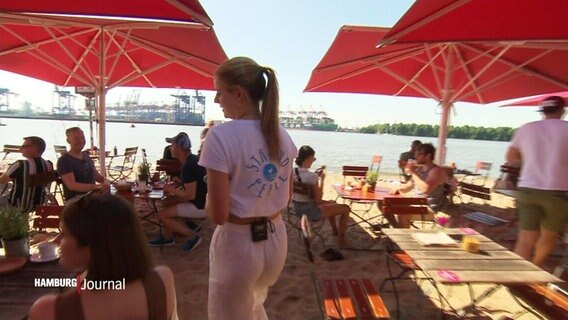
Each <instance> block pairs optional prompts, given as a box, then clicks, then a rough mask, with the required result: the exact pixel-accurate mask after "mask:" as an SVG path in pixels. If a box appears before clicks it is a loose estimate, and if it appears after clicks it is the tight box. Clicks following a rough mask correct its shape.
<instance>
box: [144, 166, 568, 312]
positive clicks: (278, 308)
mask: <svg viewBox="0 0 568 320" xmlns="http://www.w3.org/2000/svg"><path fill="white" fill-rule="evenodd" d="M380 178H382V179H381V180H382V181H379V185H380V186H391V185H393V183H394V182H395V181H396V180H397V179H398V176H394V175H384V174H381V176H380ZM341 182H343V177H341V175H340V174H338V173H329V172H328V174H327V177H326V190H325V196H324V198H325V199H335V198H336V194H335V192H334V190H333V189H332V188H331V185H332V184H334V183H341ZM476 206H479V207H480V208H481V207H483V208H482V209H483V210H484V211H485V212H490V213H492V214H493V215H495V216H499V217H502V218H504V219H508V220H510V219H512V218H513V217H514V210H513V209H512V206H513V202H512V200H511V199H510V198H507V197H505V196H500V195H495V196H494V198H493V200H492V201H491V203H490V205H481V204H479V205H477V204H473V205H472V208H474V209H475V207H476ZM466 211H468V210H465V209H462V208H460V206H456V207H454V208H453V209H452V210H451V212H449V213H450V214H452V216H453V217H452V218H451V221H450V226H453V227H471V228H474V229H475V230H477V231H478V232H480V233H482V234H484V235H486V236H488V237H490V238H492V239H493V240H497V241H498V242H499V243H500V244H502V245H504V246H506V247H507V248H512V246H513V245H514V236H513V237H504V238H503V237H502V236H503V235H504V234H506V233H507V232H509V231H510V230H513V229H516V227H517V226H516V223H515V222H512V223H509V224H504V225H501V226H498V227H489V226H486V225H483V224H480V223H477V222H474V221H470V220H467V219H465V218H462V217H460V215H461V214H463V213H465V212H466ZM469 211H472V210H471V209H469ZM377 212H378V211H377V208H376V207H375V208H373V210H372V211H371V214H370V216H373V215H374V214H375V215H376V213H377ZM364 227H365V224H362V225H355V226H352V227H350V228H348V230H347V235H346V239H347V240H348V243H349V249H344V250H342V253H343V254H344V256H345V259H344V260H341V261H333V262H328V261H325V260H323V259H321V257H320V256H319V255H320V253H321V252H323V251H324V250H325V248H324V247H323V244H322V242H321V241H319V240H317V239H316V240H314V242H313V251H314V254H315V257H316V265H315V271H316V273H317V275H318V276H319V277H346V276H350V277H360V278H370V279H371V280H372V282H373V283H374V284H375V286H377V287H378V286H379V285H380V283H381V282H382V281H383V279H384V278H385V277H387V270H386V262H385V257H384V246H383V245H384V244H383V240H381V238H379V237H378V236H377V235H375V234H374V233H373V232H371V231H369V230H367V229H366V228H364ZM144 228H145V230H146V232H147V234H148V237H150V238H151V237H155V236H156V235H157V230H156V229H155V228H153V227H151V226H150V225H147V224H145V225H144ZM213 230H214V226H213V225H212V223H210V222H208V223H207V226H206V227H205V228H204V230H203V231H201V236H202V237H203V240H204V241H203V242H202V243H201V245H200V246H199V247H198V248H196V249H195V250H194V251H192V252H189V253H188V252H184V251H182V250H181V247H180V246H181V245H180V244H181V243H182V242H183V240H184V239H183V238H178V239H177V242H178V245H176V246H172V247H164V248H163V251H161V252H160V249H159V248H153V252H154V254H155V257H156V261H157V263H158V264H166V265H168V266H169V267H170V268H171V269H172V271H173V273H174V275H175V280H176V281H175V284H176V292H177V299H178V313H179V316H180V319H207V291H208V284H207V281H208V275H209V260H208V254H209V244H210V239H211V235H212V233H213ZM322 235H323V237H324V239H325V244H326V246H335V239H334V237H333V236H332V234H331V228H330V226H329V223H326V224H325V225H324V227H323V228H322ZM562 250H565V248H564V244H561V245H558V246H557V248H556V249H555V250H554V252H553V255H554V257H551V258H549V259H548V261H547V265H546V269H547V270H549V271H551V270H552V269H553V268H554V267H555V266H556V264H557V263H558V260H559V257H558V256H559V255H561V253H562V252H563V251H562ZM307 263H308V262H307V258H306V256H305V251H304V247H303V243H302V242H301V238H300V236H299V234H298V231H297V230H295V229H293V228H290V227H289V228H288V256H287V259H286V265H285V267H284V271H283V272H282V274H281V276H280V278H279V280H278V282H277V283H276V284H275V285H274V286H273V287H272V288H271V289H270V291H269V294H268V299H267V301H266V303H265V306H266V309H267V313H268V315H269V317H270V319H316V318H317V317H318V309H317V302H316V296H315V291H314V286H313V285H312V281H311V278H310V274H309V271H308V265H307ZM488 287H489V286H485V285H483V286H482V285H476V286H474V292H475V293H476V294H480V293H481V292H483V291H484V290H485V289H487V288H488ZM441 290H442V292H443V293H444V295H445V296H446V297H447V298H448V300H449V302H450V303H451V305H452V306H453V307H454V308H456V309H458V308H460V306H464V305H466V304H468V303H469V301H470V300H469V294H468V289H467V287H466V286H463V285H461V286H443V287H441ZM385 291H386V292H382V293H381V296H382V297H383V300H384V301H385V303H386V305H387V306H388V308H389V309H390V310H391V314H392V316H393V318H394V310H395V300H394V295H393V294H392V292H389V291H390V287H389V286H388V285H387V286H386V290H385ZM402 291H403V292H402V293H401V299H400V300H401V310H402V313H401V319H435V318H439V317H440V311H439V305H440V304H439V301H438V296H437V294H436V291H435V290H434V289H433V288H432V286H431V285H430V284H428V283H427V282H424V283H423V284H422V286H421V288H420V289H418V288H417V286H416V283H415V282H413V281H406V283H405V284H402ZM235 299H238V297H235ZM446 308H447V307H446ZM522 311H523V309H522V308H521V307H520V306H519V305H518V304H517V303H516V302H515V301H514V300H513V298H512V297H511V296H510V295H509V293H508V292H507V291H506V290H505V289H499V290H498V291H497V292H496V293H495V294H494V295H493V296H491V298H489V299H486V300H485V301H483V302H482V303H481V307H480V308H479V309H478V311H477V313H476V314H475V315H468V316H466V317H465V318H470V319H499V318H501V317H502V316H507V315H508V316H511V315H515V314H517V313H521V312H522ZM447 314H448V316H449V318H452V316H451V314H450V312H449V311H448V312H447ZM456 319H457V318H456ZM518 319H537V318H536V317H535V316H533V315H531V314H530V313H526V314H524V315H522V316H521V317H518Z"/></svg>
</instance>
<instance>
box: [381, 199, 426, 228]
mask: <svg viewBox="0 0 568 320" xmlns="http://www.w3.org/2000/svg"><path fill="white" fill-rule="evenodd" d="M381 212H382V213H383V215H384V216H385V218H386V219H387V220H388V221H389V223H390V225H391V226H393V227H394V228H400V224H399V222H398V221H396V219H395V217H394V215H395V214H397V215H406V216H408V215H411V216H414V215H419V216H420V220H421V221H424V217H425V216H426V215H427V214H429V213H430V209H429V207H428V200H427V199H426V198H425V197H400V196H399V197H386V198H384V199H383V202H382V205H381ZM412 223H414V221H413V222H412Z"/></svg>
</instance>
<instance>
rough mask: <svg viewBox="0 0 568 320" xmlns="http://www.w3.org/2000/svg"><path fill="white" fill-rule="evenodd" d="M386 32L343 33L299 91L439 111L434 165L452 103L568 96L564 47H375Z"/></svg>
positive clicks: (359, 30) (566, 47)
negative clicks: (421, 100)
mask: <svg viewBox="0 0 568 320" xmlns="http://www.w3.org/2000/svg"><path fill="white" fill-rule="evenodd" d="M387 31H388V29H386V28H377V27H357V26H344V27H342V28H341V29H340V31H339V33H338V34H337V36H336V38H335V40H334V42H333V43H332V45H331V47H330V48H329V50H328V51H327V53H326V54H325V56H324V57H323V59H322V60H321V61H320V63H319V64H318V65H317V67H316V68H315V69H314V71H313V72H312V76H311V78H310V80H309V83H308V85H307V86H306V89H305V91H311V92H315V91H319V92H355V93H373V94H387V95H395V96H409V97H428V98H432V99H435V100H436V101H438V102H439V103H440V104H441V105H442V109H443V111H442V119H441V123H440V132H439V146H438V148H439V152H438V159H437V160H438V163H441V164H442V163H443V162H444V158H445V144H446V136H447V125H448V117H449V113H450V108H451V106H452V104H453V103H454V102H455V101H466V102H474V103H483V104H485V103H489V102H495V101H501V100H506V99H512V98H515V97H519V96H527V95H535V94H540V93H545V92H554V91H561V90H568V64H566V63H562V62H563V61H568V44H565V43H564V44H554V45H553V44H550V43H533V44H531V45H523V44H518V45H516V44H514V43H507V44H499V43H495V44H492V45H489V44H483V43H469V42H466V43H440V44H393V45H388V46H385V47H381V48H376V43H377V41H378V40H379V39H381V38H382V37H383V36H384V35H385V33H386V32H387Z"/></svg>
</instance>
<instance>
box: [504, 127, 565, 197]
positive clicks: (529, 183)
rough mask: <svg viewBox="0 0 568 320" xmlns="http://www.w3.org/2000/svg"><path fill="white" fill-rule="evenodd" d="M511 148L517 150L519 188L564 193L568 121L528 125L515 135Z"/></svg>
mask: <svg viewBox="0 0 568 320" xmlns="http://www.w3.org/2000/svg"><path fill="white" fill-rule="evenodd" d="M511 146H512V147H514V148H516V149H518V150H520V152H521V158H522V168H521V174H520V178H519V187H526V188H532V189H539V190H568V179H566V176H567V175H568V122H567V121H563V120H559V119H546V120H540V121H535V122H530V123H527V124H525V125H523V126H522V127H520V128H519V129H517V131H516V132H515V135H514V136H513V139H512V140H511Z"/></svg>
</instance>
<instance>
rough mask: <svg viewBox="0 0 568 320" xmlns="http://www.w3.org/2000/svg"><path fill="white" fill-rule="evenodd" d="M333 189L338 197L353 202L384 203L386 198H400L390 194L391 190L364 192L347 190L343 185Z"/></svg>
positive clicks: (378, 189) (380, 188)
mask: <svg viewBox="0 0 568 320" xmlns="http://www.w3.org/2000/svg"><path fill="white" fill-rule="evenodd" d="M333 189H334V190H335V192H337V195H338V196H340V197H341V198H343V199H346V200H352V201H376V202H379V201H382V200H383V199H384V198H385V197H400V195H394V194H390V189H389V188H382V187H376V188H375V191H374V192H363V191H361V190H360V189H352V190H346V189H345V186H344V185H343V184H334V185H333Z"/></svg>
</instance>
